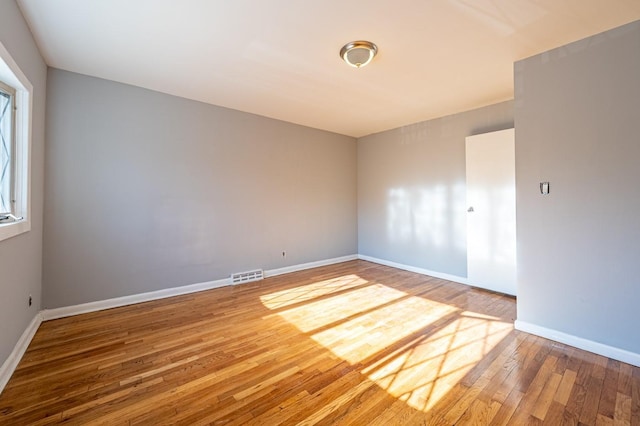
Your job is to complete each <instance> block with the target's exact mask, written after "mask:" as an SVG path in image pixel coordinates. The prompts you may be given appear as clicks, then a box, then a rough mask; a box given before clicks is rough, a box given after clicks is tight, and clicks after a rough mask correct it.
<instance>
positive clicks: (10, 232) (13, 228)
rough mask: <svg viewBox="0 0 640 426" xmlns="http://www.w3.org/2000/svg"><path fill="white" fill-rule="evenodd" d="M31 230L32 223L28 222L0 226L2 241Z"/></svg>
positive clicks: (0, 238)
mask: <svg viewBox="0 0 640 426" xmlns="http://www.w3.org/2000/svg"><path fill="white" fill-rule="evenodd" d="M30 230H31V222H30V221H28V220H21V221H19V222H10V223H3V224H0V241H4V240H6V239H9V238H11V237H15V236H16V235H20V234H23V233H25V232H28V231H30Z"/></svg>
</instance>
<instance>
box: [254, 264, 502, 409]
mask: <svg viewBox="0 0 640 426" xmlns="http://www.w3.org/2000/svg"><path fill="white" fill-rule="evenodd" d="M261 300H262V303H263V304H264V305H265V306H266V307H268V308H269V309H272V310H274V311H275V312H274V313H273V314H271V315H276V316H279V317H281V318H283V319H284V320H286V321H287V322H289V323H291V324H292V325H294V326H295V327H297V328H298V329H299V330H300V331H302V332H304V333H305V334H306V335H308V336H309V337H310V338H311V339H313V340H315V341H316V342H317V343H318V344H320V345H322V346H324V347H326V348H327V349H329V350H330V351H331V352H332V353H333V354H335V355H336V356H338V357H340V358H341V359H344V360H346V361H348V362H350V363H351V364H362V365H363V368H362V370H361V371H362V373H363V374H365V375H366V376H367V377H368V378H369V379H370V380H372V382H373V383H375V384H376V385H377V386H380V387H381V388H383V389H385V390H386V391H387V392H388V393H389V394H390V395H392V396H393V397H396V398H398V399H400V400H402V401H405V402H406V403H407V404H408V405H410V406H411V407H413V408H416V409H418V410H423V411H427V410H429V409H430V408H431V407H433V405H434V404H435V403H437V402H438V400H440V398H442V396H444V395H446V394H447V393H448V392H449V391H450V390H451V389H452V388H453V386H454V385H455V384H456V383H458V382H459V381H460V380H461V379H462V378H463V377H464V375H465V374H467V373H468V372H469V371H470V370H471V369H472V368H473V367H474V366H475V365H476V363H477V362H478V361H480V360H481V359H482V358H483V357H484V356H485V355H486V354H487V353H489V351H491V350H492V349H493V348H494V347H495V345H497V344H498V343H499V342H500V341H501V340H502V339H503V338H504V337H505V336H506V335H507V334H508V333H509V332H510V331H511V330H512V329H513V324H512V323H510V322H507V321H503V320H501V319H500V318H497V317H493V316H490V315H486V314H482V313H475V312H469V311H462V310H461V309H459V308H457V307H455V306H452V305H448V304H445V303H440V302H437V301H434V300H429V299H426V298H424V297H418V296H414V295H411V294H408V293H406V292H403V291H400V290H398V289H395V288H391V287H389V286H386V285H383V284H380V283H368V282H367V281H366V280H363V279H362V278H360V277H358V276H357V275H347V276H344V277H340V278H338V279H333V280H327V281H319V282H315V283H310V284H308V285H305V286H300V287H298V288H294V289H290V290H287V291H285V292H278V293H273V294H269V295H265V296H262V297H261ZM271 315H269V316H271Z"/></svg>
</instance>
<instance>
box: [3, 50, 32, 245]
mask: <svg viewBox="0 0 640 426" xmlns="http://www.w3.org/2000/svg"><path fill="white" fill-rule="evenodd" d="M32 92H33V86H32V85H31V83H29V80H27V78H26V77H25V75H24V74H23V73H22V71H21V70H20V68H19V67H18V65H17V64H16V63H15V61H14V60H13V59H12V58H11V56H10V55H9V52H8V51H7V50H6V49H5V47H4V46H3V45H2V43H0V241H1V240H4V239H7V238H11V237H13V236H15V235H18V234H21V233H23V232H27V231H29V230H30V229H31V220H30V214H29V213H30V212H29V196H30V194H29V187H30V185H29V165H30V150H31V96H32Z"/></svg>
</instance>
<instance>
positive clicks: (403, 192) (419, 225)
mask: <svg viewBox="0 0 640 426" xmlns="http://www.w3.org/2000/svg"><path fill="white" fill-rule="evenodd" d="M465 197H466V187H465V184H464V183H457V184H455V185H453V186H447V185H435V186H431V187H413V188H391V189H390V190H389V192H388V196H387V236H388V240H389V242H391V243H396V244H402V245H407V246H411V245H413V246H414V247H413V248H419V246H423V247H424V246H430V247H434V248H436V249H455V250H460V251H466V218H465V215H464V214H463V212H464V211H465Z"/></svg>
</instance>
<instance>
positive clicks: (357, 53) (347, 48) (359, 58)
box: [340, 40, 378, 68]
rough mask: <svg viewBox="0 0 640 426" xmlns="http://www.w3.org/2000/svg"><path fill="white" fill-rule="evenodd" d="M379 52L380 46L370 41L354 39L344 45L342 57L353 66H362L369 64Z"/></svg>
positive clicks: (341, 52)
mask: <svg viewBox="0 0 640 426" xmlns="http://www.w3.org/2000/svg"><path fill="white" fill-rule="evenodd" d="M376 53H378V46H376V45H375V44H373V43H371V42H370V41H364V40H359V41H352V42H351V43H347V44H345V45H344V46H342V49H340V57H341V58H342V59H343V60H344V61H345V62H346V63H347V64H348V65H351V66H352V67H355V68H361V67H364V66H365V65H367V64H368V63H369V62H371V60H372V59H373V57H374V56H376Z"/></svg>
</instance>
